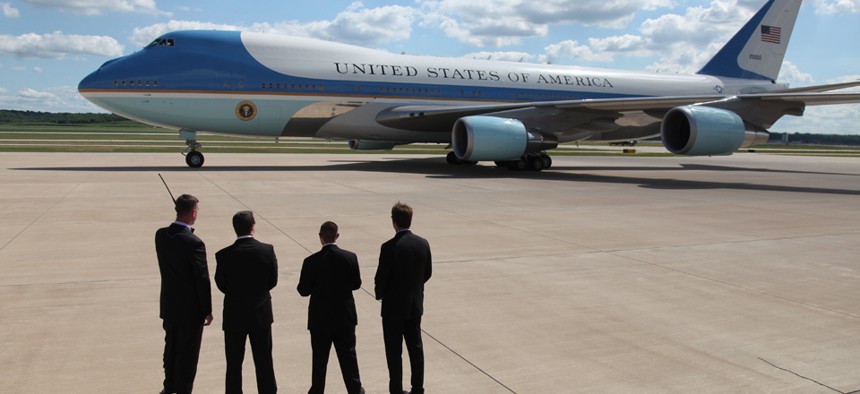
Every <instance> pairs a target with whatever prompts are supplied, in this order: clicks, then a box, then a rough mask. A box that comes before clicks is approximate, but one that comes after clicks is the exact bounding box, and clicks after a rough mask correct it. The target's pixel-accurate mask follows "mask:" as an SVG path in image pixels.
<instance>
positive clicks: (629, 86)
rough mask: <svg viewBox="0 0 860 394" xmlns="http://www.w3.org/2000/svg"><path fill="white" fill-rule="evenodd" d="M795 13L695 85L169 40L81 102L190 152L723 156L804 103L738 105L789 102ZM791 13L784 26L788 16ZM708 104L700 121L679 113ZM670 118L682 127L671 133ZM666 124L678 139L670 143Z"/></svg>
mask: <svg viewBox="0 0 860 394" xmlns="http://www.w3.org/2000/svg"><path fill="white" fill-rule="evenodd" d="M775 3H776V6H774V4H775ZM799 6H800V2H799V1H798V0H785V1H777V0H771V1H769V2H768V3H767V4H766V5H765V7H764V8H763V9H762V11H760V12H759V14H757V15H756V17H754V18H753V20H751V21H750V22H749V23H748V24H747V26H745V28H744V29H746V30H749V31H748V32H744V30H742V31H741V32H739V33H738V36H740V37H738V36H736V37H735V39H733V40H732V42H730V43H729V44H728V45H727V46H726V48H724V50H723V51H721V53H720V54H718V55H717V56H716V57H715V60H712V61H711V63H709V64H708V65H707V66H706V67H705V68H704V69H703V70H702V71H701V72H700V73H698V74H692V75H674V74H673V75H667V74H657V73H644V72H629V71H613V70H605V69H588V68H579V67H570V66H558V65H546V64H529V63H515V62H499V61H489V60H475V59H462V58H460V59H457V58H440V57H431V56H410V55H398V54H392V53H388V52H384V51H378V50H372V49H366V48H361V47H356V46H350V45H344V44H338V43H333V42H326V41H319V40H313V39H308V38H299V37H287V36H280V35H270V34H261V33H249V32H237V31H178V32H172V33H168V34H165V35H163V36H162V37H159V38H158V39H156V40H155V41H153V43H152V44H150V45H149V46H147V47H146V48H144V49H143V50H142V51H139V52H136V53H134V54H131V55H128V56H125V57H121V58H118V59H114V60H111V61H108V62H106V63H105V64H104V65H102V66H101V67H100V68H99V69H98V70H96V71H95V72H93V73H92V74H90V75H89V76H87V77H86V78H85V79H84V80H82V81H81V83H80V86H79V90H80V92H81V95H83V96H84V97H85V98H87V99H88V100H90V101H92V102H93V103H95V104H97V105H99V106H100V107H102V108H105V109H107V110H109V111H111V112H114V113H116V114H119V115H122V116H125V117H128V118H131V119H135V120H138V121H141V122H144V123H148V124H152V125H156V126H161V127H166V128H172V129H177V130H181V132H182V135H183V137H184V138H186V139H188V140H189V147H190V148H191V150H192V151H195V150H196V147H197V145H196V142H194V140H195V136H196V132H214V133H228V134H242V135H254V136H273V137H274V136H307V137H317V138H330V139H344V140H352V142H351V146H353V147H355V148H358V149H363V148H369V149H378V148H388V149H390V148H392V147H393V146H395V145H398V144H407V143H413V142H439V143H452V145H453V147H454V152H453V153H455V154H456V157H457V159H455V160H454V161H457V160H462V161H476V160H496V161H503V162H511V161H518V160H522V161H525V162H526V163H528V160H529V157H532V156H535V155H536V154H537V155H543V154H542V153H541V152H544V151H545V150H546V149H551V148H553V147H555V145H556V144H557V143H559V142H566V141H573V140H582V139H592V140H624V139H636V138H644V137H649V136H654V135H658V134H660V133H661V132H662V133H663V134H664V141H665V140H666V139H667V138H668V139H669V140H677V139H682V140H683V139H686V140H689V139H690V138H689V136H687V137H685V136H684V135H678V136H672V135H669V136H668V137H667V136H666V134H679V133H680V134H685V133H686V134H689V133H690V131H689V130H686V129H692V134H694V135H693V142H691V143H690V142H689V141H687V142H685V141H680V142H678V141H676V142H677V143H680V144H682V146H679V147H677V148H673V147H671V146H669V145H667V147H669V148H670V150H673V149H674V150H673V151H677V153H687V154H727V153H731V151H733V150H735V149H737V147H739V146H741V145H742V144H745V143H751V142H752V141H754V140H756V138H759V139H760V137H761V132H763V131H764V130H765V129H766V128H768V127H770V126H771V125H772V123H773V122H775V121H776V119H778V118H779V117H781V116H782V115H784V114H786V113H795V112H798V111H800V112H802V107H803V105H804V103H805V102H807V101H805V100H804V101H801V102H800V103H797V102H792V104H790V105H787V104H785V102H784V101H781V102H780V103H781V104H780V105H775V106H770V107H769V106H764V107H763V106H762V105H758V106H757V107H758V110H759V111H764V115H762V114H753V113H752V111H751V110H748V109H747V108H746V107H747V106H746V105H745V103H744V102H743V98H746V99H747V101H749V100H750V99H751V98H750V97H753V96H750V95H757V96H755V97H753V98H759V97H763V95H766V94H767V92H769V91H774V90H783V91H784V89H785V88H786V87H785V86H784V85H780V84H776V83H775V82H774V80H775V79H776V76H777V74H778V71H779V66H780V65H781V62H782V54H784V53H785V46H786V45H787V42H788V38H789V35H790V33H791V28H792V27H793V24H794V18H795V17H796V14H797V9H799ZM777 8H778V10H777ZM786 9H787V10H789V11H791V12H789V16H790V18H785V16H783V14H785V12H783V11H785V10H786ZM792 12H793V16H792V15H791V13H792ZM777 17H778V19H774V18H777ZM764 23H770V24H777V23H782V26H783V27H782V29H783V30H782V37H784V39H783V42H779V43H778V44H774V43H762V42H759V41H760V40H758V39H757V37H758V35H757V33H756V31H757V30H755V29H757V28H759V26H760V25H762V24H764ZM727 48H728V49H727ZM726 51H728V52H730V53H724V52H726ZM734 52H737V54H735V53H734ZM747 52H749V53H747ZM744 56H747V57H748V58H744ZM726 59H728V61H726ZM739 97H743V98H739ZM703 104H704V105H705V106H707V107H708V108H709V109H708V110H706V111H699V110H698V109H697V108H696V109H695V110H694V109H691V110H684V111H681V110H680V108H685V107H686V106H695V105H703ZM759 104H760V103H759ZM675 109H678V111H674V112H673V110H675ZM673 113H680V114H676V115H672V114H673ZM669 116H674V117H682V118H686V119H688V120H687V121H681V122H680V123H678V122H671V121H669V122H667V117H669ZM729 118H731V119H729ZM697 119H698V120H700V121H697ZM667 123H671V124H672V125H674V126H673V127H678V128H680V129H679V130H668V131H667V130H665V128H666V124H667ZM685 123H687V124H686V125H685ZM689 123H692V125H690V124H689ZM699 124H705V125H706V129H704V130H705V131H704V133H709V134H713V133H712V130H710V129H709V128H707V127H711V128H717V129H720V128H725V127H728V128H732V129H733V130H732V132H731V133H730V134H732V135H733V137H730V139H732V141H731V142H730V143H728V144H725V146H723V144H717V145H719V146H716V147H713V148H709V147H708V146H704V145H703V143H702V142H701V141H703V140H701V139H700V141H699V148H698V149H697V148H696V147H695V145H696V141H695V139H696V138H695V137H696V136H698V135H701V134H702V133H703V132H701V131H700V130H702V129H701V128H700V127H698V126H699ZM661 127H662V129H663V130H662V131H661ZM711 137H713V138H717V139H719V137H718V136H716V134H713V135H712V136H711ZM704 139H710V138H704ZM690 144H692V145H690ZM686 145H690V146H686ZM708 145H710V143H708ZM703 147H704V150H702V148H703ZM714 149H716V151H715V150H714ZM544 156H545V155H544ZM451 159H452V158H451V157H449V161H451ZM532 159H534V157H532ZM532 162H534V160H532ZM189 164H190V165H192V163H191V162H189ZM200 164H202V155H201V156H200ZM538 164H539V163H535V165H534V166H533V167H534V168H537V167H539V165H538ZM543 164H545V165H548V162H547V160H544V162H543Z"/></svg>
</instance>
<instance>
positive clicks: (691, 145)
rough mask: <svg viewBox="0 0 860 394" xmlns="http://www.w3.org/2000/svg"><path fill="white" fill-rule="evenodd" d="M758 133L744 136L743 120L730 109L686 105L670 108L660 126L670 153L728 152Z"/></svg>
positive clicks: (754, 138)
mask: <svg viewBox="0 0 860 394" xmlns="http://www.w3.org/2000/svg"><path fill="white" fill-rule="evenodd" d="M759 134H764V135H767V133H755V132H750V136H748V135H747V131H746V128H745V127H744V121H743V119H741V117H740V116H739V115H738V114H736V113H734V112H732V111H729V110H725V109H719V108H712V107H705V106H701V105H688V106H684V107H677V108H673V109H672V110H670V111H669V112H668V113H667V114H666V116H665V117H663V123H662V125H661V126H660V136H661V139H662V140H663V146H665V147H666V149H667V150H669V152H672V153H675V154H679V155H690V156H714V155H730V154H732V153H733V152H735V151H736V150H738V149H739V148H740V147H742V146H744V144H745V142H747V143H749V144H751V143H753V142H757V141H759V140H760V138H759V137H758V135H759Z"/></svg>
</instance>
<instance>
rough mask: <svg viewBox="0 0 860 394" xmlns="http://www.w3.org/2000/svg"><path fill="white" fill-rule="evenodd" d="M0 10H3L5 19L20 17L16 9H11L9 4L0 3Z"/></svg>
mask: <svg viewBox="0 0 860 394" xmlns="http://www.w3.org/2000/svg"><path fill="white" fill-rule="evenodd" d="M0 9H2V10H3V16H5V17H7V18H17V17H20V16H21V12H19V11H18V9H17V8H14V7H12V5H11V4H9V3H0Z"/></svg>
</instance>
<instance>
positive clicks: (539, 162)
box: [496, 152, 552, 171]
mask: <svg viewBox="0 0 860 394" xmlns="http://www.w3.org/2000/svg"><path fill="white" fill-rule="evenodd" d="M496 166H499V167H507V168H508V169H510V170H513V171H524V170H532V171H542V170H545V169H547V168H550V167H552V158H551V157H549V155H548V154H546V152H541V153H531V154H525V155H523V156H522V157H520V158H519V159H517V160H505V161H497V162H496Z"/></svg>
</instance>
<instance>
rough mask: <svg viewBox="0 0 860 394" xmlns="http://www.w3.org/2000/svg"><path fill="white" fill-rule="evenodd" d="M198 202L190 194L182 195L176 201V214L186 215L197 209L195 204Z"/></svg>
mask: <svg viewBox="0 0 860 394" xmlns="http://www.w3.org/2000/svg"><path fill="white" fill-rule="evenodd" d="M198 202H200V200H198V199H197V197H194V196H192V195H190V194H183V195H181V196H179V198H177V199H176V205H175V209H176V214H177V215H186V214H189V213H191V212H192V211H194V210H195V209H197V203H198Z"/></svg>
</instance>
